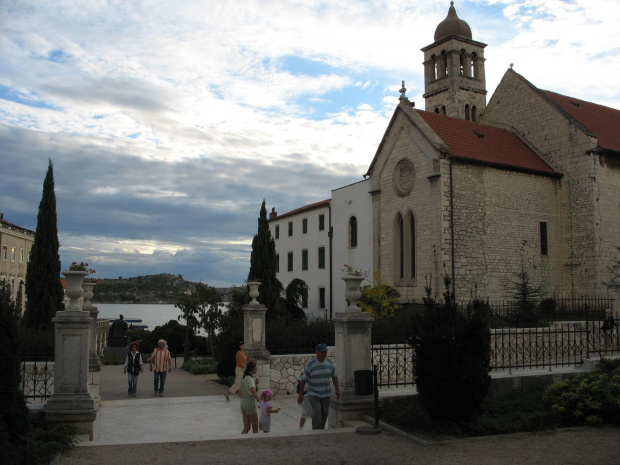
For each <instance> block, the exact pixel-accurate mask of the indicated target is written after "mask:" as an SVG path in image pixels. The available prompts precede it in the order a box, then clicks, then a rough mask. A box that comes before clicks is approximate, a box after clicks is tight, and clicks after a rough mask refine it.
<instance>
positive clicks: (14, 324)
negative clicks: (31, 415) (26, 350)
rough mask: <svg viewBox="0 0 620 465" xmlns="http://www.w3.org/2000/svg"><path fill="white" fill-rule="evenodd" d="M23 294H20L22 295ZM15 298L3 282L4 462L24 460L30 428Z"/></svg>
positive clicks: (0, 437)
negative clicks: (19, 348) (22, 380)
mask: <svg viewBox="0 0 620 465" xmlns="http://www.w3.org/2000/svg"><path fill="white" fill-rule="evenodd" d="M18 295H19V294H18ZM17 304H18V302H13V301H12V300H11V295H10V292H9V289H8V288H7V287H6V285H5V283H4V282H0V353H1V354H2V357H0V373H2V376H0V392H2V395H1V396H0V463H7V464H12V463H20V458H19V457H20V454H21V450H22V449H24V448H25V447H26V444H24V442H25V440H24V438H25V437H26V433H27V432H28V430H29V428H30V423H29V421H28V410H27V408H26V402H25V401H24V397H23V395H22V393H21V376H20V369H19V364H20V361H19V355H18V353H19V351H18V347H19V331H18V320H19V313H20V309H21V304H20V305H19V306H17Z"/></svg>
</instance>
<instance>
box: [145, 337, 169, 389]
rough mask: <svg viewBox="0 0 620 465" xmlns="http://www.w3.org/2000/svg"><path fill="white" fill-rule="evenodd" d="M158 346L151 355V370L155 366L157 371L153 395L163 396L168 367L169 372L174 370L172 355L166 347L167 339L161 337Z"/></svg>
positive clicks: (154, 377)
mask: <svg viewBox="0 0 620 465" xmlns="http://www.w3.org/2000/svg"><path fill="white" fill-rule="evenodd" d="M157 346H158V347H157V348H156V349H155V350H154V351H153V354H152V355H151V365H150V370H151V371H153V367H155V373H153V383H154V392H153V395H154V396H156V395H159V397H163V395H164V384H165V383H166V368H168V373H170V372H171V371H172V357H171V356H170V351H169V350H168V349H166V341H164V340H163V339H160V340H159V341H157Z"/></svg>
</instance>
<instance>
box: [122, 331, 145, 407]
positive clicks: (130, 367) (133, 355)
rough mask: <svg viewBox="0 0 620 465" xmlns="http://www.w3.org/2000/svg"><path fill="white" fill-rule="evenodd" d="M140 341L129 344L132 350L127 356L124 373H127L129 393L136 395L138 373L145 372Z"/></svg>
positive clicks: (132, 395)
mask: <svg viewBox="0 0 620 465" xmlns="http://www.w3.org/2000/svg"><path fill="white" fill-rule="evenodd" d="M138 346H139V344H138V341H132V342H131V343H130V344H129V350H130V352H129V353H128V354H127V357H125V366H124V368H123V373H127V384H128V386H129V387H128V388H127V395H129V396H131V397H136V390H137V388H138V375H139V374H140V373H144V363H143V362H142V355H141V354H140V352H138Z"/></svg>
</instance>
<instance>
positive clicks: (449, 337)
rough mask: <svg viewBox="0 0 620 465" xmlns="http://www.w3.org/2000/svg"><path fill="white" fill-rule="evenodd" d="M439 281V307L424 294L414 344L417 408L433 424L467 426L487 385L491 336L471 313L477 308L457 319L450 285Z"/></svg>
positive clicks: (486, 390) (479, 304) (472, 307)
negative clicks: (441, 300)
mask: <svg viewBox="0 0 620 465" xmlns="http://www.w3.org/2000/svg"><path fill="white" fill-rule="evenodd" d="M443 280H444V286H445V289H446V291H445V293H444V303H443V304H437V303H435V302H434V301H433V299H432V298H431V297H430V295H431V289H430V288H429V287H428V286H427V289H426V291H427V297H426V298H425V299H424V301H425V303H426V309H425V311H424V317H423V321H422V330H421V334H420V335H419V337H417V339H416V340H415V343H416V344H415V350H416V357H415V362H414V373H415V383H416V386H417V390H418V394H419V396H420V403H421V405H422V406H423V407H424V409H425V410H426V411H427V412H429V413H430V414H431V415H432V416H433V417H434V418H435V419H438V420H443V421H466V420H469V419H470V418H471V417H472V416H474V415H475V414H477V413H479V412H480V410H481V406H482V403H483V401H484V398H485V397H486V395H487V392H488V389H489V385H490V383H491V378H490V376H489V371H490V340H491V334H490V331H489V329H488V326H487V325H486V323H485V321H484V320H483V319H482V318H480V316H479V315H478V314H476V313H474V311H473V309H474V308H478V307H480V306H481V303H479V302H472V303H471V304H470V305H469V306H468V310H467V312H466V314H459V313H458V312H457V310H456V306H455V305H454V299H453V295H452V294H451V292H450V285H451V279H450V277H449V276H447V275H444V278H443Z"/></svg>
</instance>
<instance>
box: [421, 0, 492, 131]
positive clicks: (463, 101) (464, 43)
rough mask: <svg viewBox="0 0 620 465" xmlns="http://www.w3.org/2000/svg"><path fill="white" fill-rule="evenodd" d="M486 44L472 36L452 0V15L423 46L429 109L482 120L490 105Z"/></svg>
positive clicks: (426, 106)
mask: <svg viewBox="0 0 620 465" xmlns="http://www.w3.org/2000/svg"><path fill="white" fill-rule="evenodd" d="M486 46H487V45H486V44H483V43H482V42H476V41H475V40H473V39H472V34H471V28H470V27H469V25H468V24H467V23H466V22H465V21H463V20H462V19H460V18H459V17H458V16H457V14H456V9H455V8H454V2H450V9H449V10H448V16H447V17H446V19H444V20H443V21H442V22H441V23H439V25H438V26H437V29H435V41H434V42H433V43H432V44H430V45H428V46H426V47H424V48H423V49H422V51H423V52H424V95H423V97H424V101H425V109H426V111H434V112H436V113H439V114H443V115H448V116H452V117H454V118H460V119H468V120H473V121H477V120H478V117H479V115H480V114H481V113H482V112H483V111H484V109H485V108H486V105H487V103H486V102H487V98H486V95H487V91H486V79H485V74H484V48H485V47H486Z"/></svg>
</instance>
